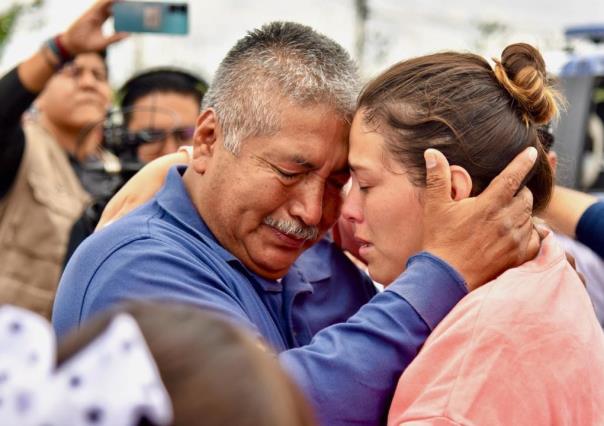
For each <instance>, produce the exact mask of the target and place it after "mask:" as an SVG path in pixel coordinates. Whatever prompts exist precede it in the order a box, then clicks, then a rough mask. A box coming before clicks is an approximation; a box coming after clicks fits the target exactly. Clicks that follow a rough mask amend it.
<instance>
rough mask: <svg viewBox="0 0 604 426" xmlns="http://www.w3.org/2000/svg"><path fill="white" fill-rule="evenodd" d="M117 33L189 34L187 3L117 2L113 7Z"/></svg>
mask: <svg viewBox="0 0 604 426" xmlns="http://www.w3.org/2000/svg"><path fill="white" fill-rule="evenodd" d="M112 13H113V25H114V27H115V31H116V32H121V31H124V32H129V33H164V34H187V33H188V32H189V19H188V15H189V7H188V4H187V3H166V2H159V1H116V2H114V3H113V5H112Z"/></svg>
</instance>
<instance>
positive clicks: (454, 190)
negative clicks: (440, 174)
mask: <svg viewBox="0 0 604 426" xmlns="http://www.w3.org/2000/svg"><path fill="white" fill-rule="evenodd" d="M450 170H451V198H452V199H454V200H455V201H459V200H463V199H464V198H468V197H469V196H470V194H471V193H472V178H471V177H470V174H469V173H468V172H467V171H466V169H464V168H463V167H461V166H451V167H450Z"/></svg>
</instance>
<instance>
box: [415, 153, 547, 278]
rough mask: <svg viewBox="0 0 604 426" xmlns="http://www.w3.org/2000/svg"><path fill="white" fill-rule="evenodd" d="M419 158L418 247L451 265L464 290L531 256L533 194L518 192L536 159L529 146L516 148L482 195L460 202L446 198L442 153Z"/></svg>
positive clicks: (535, 237) (535, 238) (534, 248)
mask: <svg viewBox="0 0 604 426" xmlns="http://www.w3.org/2000/svg"><path fill="white" fill-rule="evenodd" d="M425 158H426V167H427V176H426V179H427V182H426V183H427V186H426V198H425V204H424V237H423V247H422V248H423V249H424V250H426V251H428V252H430V253H432V254H434V255H436V256H438V257H440V258H442V259H443V260H445V261H446V262H448V263H449V264H450V265H451V266H453V267H454V268H455V269H456V270H457V271H458V272H459V273H460V274H461V275H462V276H463V277H464V278H465V280H466V283H467V284H468V287H469V289H470V290H474V289H476V288H477V287H479V286H481V285H482V284H484V283H486V282H488V281H490V280H492V279H493V278H495V277H496V276H497V275H499V274H501V273H502V272H503V271H505V270H506V269H509V268H511V267H514V266H518V265H520V264H522V263H524V262H526V261H527V260H530V259H532V258H533V257H535V256H536V254H537V252H538V251H539V247H540V238H539V234H538V233H537V231H536V230H535V229H534V227H533V221H532V208H533V195H532V194H531V192H530V191H529V190H528V189H527V188H526V187H524V188H522V190H520V191H518V189H519V188H520V185H521V183H522V182H523V180H524V177H525V176H526V175H527V173H528V172H529V171H530V170H531V168H532V167H533V165H534V163H535V160H536V158H537V151H536V150H535V148H532V147H531V148H527V149H526V150H524V151H523V152H522V153H520V154H519V155H518V156H517V157H516V158H515V159H514V160H513V161H512V162H511V163H510V164H509V165H508V166H507V167H506V168H505V169H504V170H503V171H502V172H501V173H500V174H499V175H498V176H497V177H496V178H495V179H493V181H492V182H491V184H490V185H489V186H488V187H487V189H485V190H484V192H483V193H482V194H480V195H479V196H477V197H470V198H466V199H463V200H460V201H454V200H453V199H452V198H451V175H450V170H449V164H448V162H447V160H446V158H445V157H444V155H443V154H442V153H440V152H439V151H437V150H434V149H428V150H426V153H425Z"/></svg>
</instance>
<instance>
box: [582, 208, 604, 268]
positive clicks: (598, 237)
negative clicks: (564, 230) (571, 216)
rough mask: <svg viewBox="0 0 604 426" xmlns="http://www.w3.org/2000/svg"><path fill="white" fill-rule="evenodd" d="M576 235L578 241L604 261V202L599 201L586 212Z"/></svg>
mask: <svg viewBox="0 0 604 426" xmlns="http://www.w3.org/2000/svg"><path fill="white" fill-rule="evenodd" d="M575 234H576V235H577V240H579V241H580V242H581V243H583V244H585V245H586V246H587V247H589V248H590V249H592V250H593V251H594V252H596V253H597V254H598V256H600V257H601V258H603V259H604V201H598V202H597V203H595V204H592V205H591V206H590V207H588V208H587V210H585V212H584V213H583V215H582V216H581V218H580V219H579V223H578V224H577V229H576V231H575Z"/></svg>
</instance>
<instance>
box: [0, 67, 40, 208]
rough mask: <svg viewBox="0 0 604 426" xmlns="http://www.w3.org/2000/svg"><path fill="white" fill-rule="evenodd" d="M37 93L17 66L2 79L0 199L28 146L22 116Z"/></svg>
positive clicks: (14, 174) (11, 180) (0, 92)
mask: <svg viewBox="0 0 604 426" xmlns="http://www.w3.org/2000/svg"><path fill="white" fill-rule="evenodd" d="M35 98H36V94H34V93H31V92H29V91H28V90H27V89H26V88H25V87H24V86H23V83H22V82H21V80H20V78H19V75H18V69H17V68H14V69H12V70H11V71H9V72H8V73H7V74H5V75H4V76H3V77H2V78H1V79H0V99H2V100H3V101H2V102H1V103H0V135H1V137H0V170H2V173H1V174H0V198H2V197H3V196H4V195H5V194H6V193H7V192H8V191H9V189H10V187H11V185H12V182H13V181H14V179H15V176H16V175H17V171H18V169H19V165H20V164H21V158H22V157H23V152H24V149H25V135H24V133H23V129H22V128H21V117H22V115H23V113H24V112H25V111H26V110H27V109H28V108H29V107H30V105H31V104H32V102H33V101H34V99H35Z"/></svg>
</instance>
